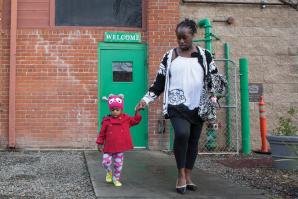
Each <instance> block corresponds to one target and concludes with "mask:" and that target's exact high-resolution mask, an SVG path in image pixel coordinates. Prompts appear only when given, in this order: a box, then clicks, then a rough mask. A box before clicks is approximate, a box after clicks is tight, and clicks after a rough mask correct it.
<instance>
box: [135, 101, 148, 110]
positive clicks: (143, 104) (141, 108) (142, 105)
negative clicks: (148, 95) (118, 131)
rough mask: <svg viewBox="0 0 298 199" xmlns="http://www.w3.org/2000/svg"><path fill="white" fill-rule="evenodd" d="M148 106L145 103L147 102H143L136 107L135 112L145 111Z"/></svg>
mask: <svg viewBox="0 0 298 199" xmlns="http://www.w3.org/2000/svg"><path fill="white" fill-rule="evenodd" d="M146 106H147V103H146V102H145V100H143V99H142V100H141V101H140V102H139V103H138V104H137V105H136V107H135V110H136V111H139V110H143V109H145V107H146Z"/></svg>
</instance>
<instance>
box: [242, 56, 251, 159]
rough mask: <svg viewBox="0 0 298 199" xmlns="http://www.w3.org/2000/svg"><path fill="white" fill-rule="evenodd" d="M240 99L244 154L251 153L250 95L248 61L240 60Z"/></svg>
mask: <svg viewBox="0 0 298 199" xmlns="http://www.w3.org/2000/svg"><path fill="white" fill-rule="evenodd" d="M239 65H240V98H241V132H242V152H243V154H245V155H248V154H250V153H251V147H250V121H249V95H248V60H247V58H240V60H239Z"/></svg>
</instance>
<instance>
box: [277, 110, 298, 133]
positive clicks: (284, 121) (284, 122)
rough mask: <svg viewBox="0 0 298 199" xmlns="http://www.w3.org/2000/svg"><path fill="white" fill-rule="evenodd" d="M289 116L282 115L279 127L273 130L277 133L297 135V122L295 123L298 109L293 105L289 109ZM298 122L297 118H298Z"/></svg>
mask: <svg viewBox="0 0 298 199" xmlns="http://www.w3.org/2000/svg"><path fill="white" fill-rule="evenodd" d="M287 113H288V116H282V117H279V119H278V127H277V128H276V129H274V130H273V133H274V134H275V135H286V136H295V135H298V134H297V132H298V129H297V123H296V125H295V121H293V119H295V117H296V116H297V113H298V111H297V110H296V109H294V108H293V107H291V108H290V110H288V112H287ZM296 122H297V120H296Z"/></svg>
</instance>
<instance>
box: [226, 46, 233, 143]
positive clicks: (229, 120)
mask: <svg viewBox="0 0 298 199" xmlns="http://www.w3.org/2000/svg"><path fill="white" fill-rule="evenodd" d="M224 50H225V58H226V60H227V61H225V66H226V78H227V83H228V86H227V97H226V105H227V106H230V105H231V89H230V87H231V82H230V65H229V59H230V47H229V45H228V44H227V43H225V44H224ZM231 135H232V116H231V110H230V109H229V108H228V109H227V145H228V147H231V143H232V137H231Z"/></svg>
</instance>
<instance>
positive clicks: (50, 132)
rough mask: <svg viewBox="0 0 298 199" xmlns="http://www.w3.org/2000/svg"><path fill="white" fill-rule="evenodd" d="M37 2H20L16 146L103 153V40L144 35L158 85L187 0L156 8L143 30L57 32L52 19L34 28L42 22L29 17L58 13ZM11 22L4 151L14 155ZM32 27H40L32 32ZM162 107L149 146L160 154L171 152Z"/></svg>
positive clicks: (153, 118)
mask: <svg viewBox="0 0 298 199" xmlns="http://www.w3.org/2000/svg"><path fill="white" fill-rule="evenodd" d="M0 1H1V3H2V2H3V1H2V0H0ZM30 2H31V1H26V0H20V1H18V3H19V4H18V14H19V18H18V30H17V42H16V47H17V55H16V57H17V58H16V59H17V64H16V68H17V69H16V70H17V71H16V147H17V148H95V140H96V136H97V128H98V122H97V120H98V119H97V95H98V92H97V88H98V86H97V84H98V82H97V72H98V71H97V70H98V57H97V47H98V42H101V41H103V37H104V32H105V31H129V32H133V31H136V32H141V34H142V39H143V41H142V42H144V43H148V45H149V49H148V54H149V56H148V68H149V69H148V71H149V78H148V79H149V80H150V83H151V82H152V81H153V79H154V77H155V72H156V70H157V68H158V66H159V61H160V59H161V57H162V55H163V54H164V53H165V52H166V50H168V49H169V48H170V47H171V46H172V45H173V44H174V42H175V33H174V29H175V25H176V24H177V22H178V20H179V12H178V6H179V1H178V0H175V1H171V0H166V1H163V2H162V3H160V2H159V1H158V0H152V1H148V3H147V5H146V11H145V12H146V19H145V24H146V25H145V27H144V28H143V29H140V28H112V27H104V28H103V27H95V28H94V27H93V28H88V27H67V28H63V27H58V28H57V27H51V23H50V20H51V19H50V18H44V17H43V18H42V20H41V21H39V22H40V23H37V24H36V23H32V20H33V19H35V18H36V16H35V18H34V15H32V14H30V12H29V13H28V12H27V11H26V10H28V8H30V9H39V8H40V6H42V10H44V11H45V12H46V13H50V11H49V10H48V9H47V8H46V5H49V6H50V4H49V3H48V2H50V1H48V0H39V2H38V3H37V1H34V2H33V3H34V6H33V5H32V6H30V5H28V3H30ZM6 4H8V7H7V6H6V7H5V6H4V7H5V8H6V9H8V10H9V1H6ZM0 7H1V8H2V6H0ZM1 13H2V12H1ZM26 17H27V18H26ZM6 19H7V20H6V21H5V22H3V23H2V25H3V26H2V27H3V28H2V29H1V30H2V31H3V33H1V40H0V41H1V43H0V45H1V51H0V52H1V66H0V70H1V75H0V81H1V86H0V116H1V119H0V124H1V128H0V135H1V138H0V141H1V142H0V148H6V146H7V142H8V95H9V93H8V84H9V34H10V33H9V13H8V14H7V16H6ZM32 24H33V25H34V24H35V25H36V26H38V27H40V28H32ZM40 24H41V25H40ZM158 106H159V103H156V104H154V105H152V107H150V111H149V128H148V129H149V147H150V148H152V149H157V148H159V147H164V145H165V144H166V141H168V138H167V137H168V135H162V137H160V136H157V131H156V129H157V128H158V126H157V123H158V120H159V119H160V116H161V112H160V108H157V107H158ZM159 138H161V139H159ZM160 140H164V142H161V141H160ZM161 143H162V144H161Z"/></svg>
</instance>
